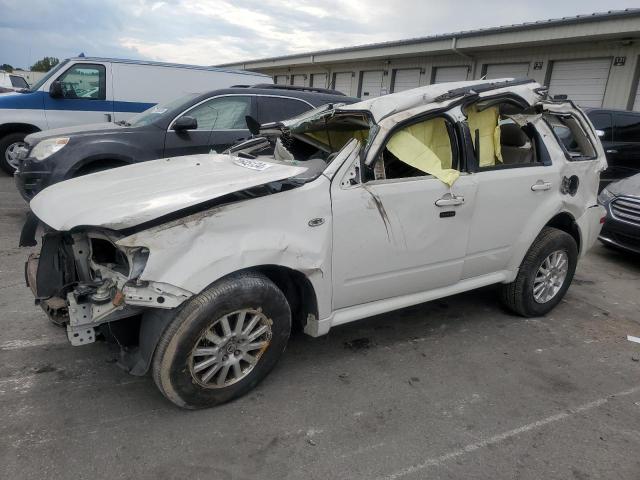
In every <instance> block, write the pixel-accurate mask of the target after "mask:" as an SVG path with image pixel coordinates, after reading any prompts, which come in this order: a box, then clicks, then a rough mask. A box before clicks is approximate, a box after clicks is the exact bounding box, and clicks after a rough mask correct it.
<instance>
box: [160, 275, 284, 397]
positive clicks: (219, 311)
mask: <svg viewBox="0 0 640 480" xmlns="http://www.w3.org/2000/svg"><path fill="white" fill-rule="evenodd" d="M290 332H291V311H290V309H289V304H288V303H287V299H286V298H285V296H284V294H283V293H282V292H281V291H280V289H278V287H277V286H276V285H275V284H274V283H273V282H272V281H271V280H269V279H268V278H267V277H265V276H264V275H261V274H259V273H253V272H246V273H240V274H236V275H231V276H229V277H227V278H224V279H222V280H220V281H219V282H217V283H215V284H214V285H213V286H211V287H209V288H208V289H207V290H205V291H204V292H202V293H201V294H199V295H197V296H196V297H194V298H192V299H191V300H189V301H188V303H187V304H186V305H185V306H184V307H183V308H182V309H181V310H180V311H179V312H178V314H177V315H176V317H175V318H174V319H173V321H172V322H171V323H170V324H169V326H168V327H167V329H166V331H165V332H164V333H163V335H162V337H161V338H160V341H159V342H158V346H157V347H156V352H155V354H154V357H153V363H152V366H151V369H152V375H153V379H154V381H155V383H156V385H157V386H158V388H159V389H160V391H161V392H162V393H163V394H164V395H165V397H167V398H168V399H169V400H171V401H172V402H173V403H175V404H176V405H178V406H180V407H183V408H190V409H196V408H206V407H211V406H214V405H218V404H221V403H224V402H227V401H229V400H232V399H234V398H236V397H239V396H241V395H244V394H245V393H247V392H248V391H249V390H251V389H252V388H253V387H255V386H256V385H257V384H258V382H260V380H262V379H263V378H264V377H265V376H266V375H267V374H268V373H269V371H270V370H271V369H272V368H273V367H274V366H275V364H276V363H277V361H278V359H279V358H280V356H281V355H282V352H283V351H284V349H285V347H286V344H287V341H288V339H289V334H290Z"/></svg>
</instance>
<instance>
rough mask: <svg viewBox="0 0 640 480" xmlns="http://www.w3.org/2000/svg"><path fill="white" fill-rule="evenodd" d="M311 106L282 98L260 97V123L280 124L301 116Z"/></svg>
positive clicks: (299, 101)
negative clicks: (282, 121)
mask: <svg viewBox="0 0 640 480" xmlns="http://www.w3.org/2000/svg"><path fill="white" fill-rule="evenodd" d="M311 108H312V107H311V106H310V105H308V104H307V103H305V102H303V101H301V100H294V99H291V98H282V97H258V122H259V123H260V124H265V123H271V122H279V121H281V120H286V119H288V118H292V117H295V116H297V115H300V114H301V113H303V112H306V111H307V110H311Z"/></svg>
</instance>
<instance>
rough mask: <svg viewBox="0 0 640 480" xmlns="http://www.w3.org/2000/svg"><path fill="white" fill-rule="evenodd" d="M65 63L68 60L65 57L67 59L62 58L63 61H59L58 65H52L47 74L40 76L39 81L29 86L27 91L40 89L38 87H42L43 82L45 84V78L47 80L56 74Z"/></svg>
mask: <svg viewBox="0 0 640 480" xmlns="http://www.w3.org/2000/svg"><path fill="white" fill-rule="evenodd" d="M67 63H69V60H68V59H67V60H64V61H62V62H60V63H59V64H58V65H56V66H55V67H53V68H52V69H51V70H49V71H48V72H47V74H46V75H45V76H44V77H42V78H41V79H40V81H39V82H36V84H35V85H34V86H33V87H31V88H30V89H29V91H30V92H37V91H38V90H40V87H42V85H44V84H45V82H46V81H47V80H49V79H50V78H51V77H53V75H55V74H56V73H57V72H58V71H59V70H60V69H61V68H62V67H63V66H65V65H66V64H67Z"/></svg>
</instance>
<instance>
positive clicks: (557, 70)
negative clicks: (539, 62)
mask: <svg viewBox="0 0 640 480" xmlns="http://www.w3.org/2000/svg"><path fill="white" fill-rule="evenodd" d="M551 68H552V70H551V80H550V81H549V94H550V95H568V96H569V99H571V100H573V101H574V102H575V103H577V104H578V105H580V106H582V107H601V106H602V101H603V99H604V92H605V89H606V88H607V80H608V78H609V70H610V69H611V59H609V58H599V59H585V60H563V61H556V62H553V65H552V66H551Z"/></svg>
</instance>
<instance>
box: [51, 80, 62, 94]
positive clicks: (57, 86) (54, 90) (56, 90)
mask: <svg viewBox="0 0 640 480" xmlns="http://www.w3.org/2000/svg"><path fill="white" fill-rule="evenodd" d="M49 96H50V97H51V98H62V97H64V92H63V91H62V84H61V83H60V82H59V81H57V80H56V81H55V82H52V83H51V86H49Z"/></svg>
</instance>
